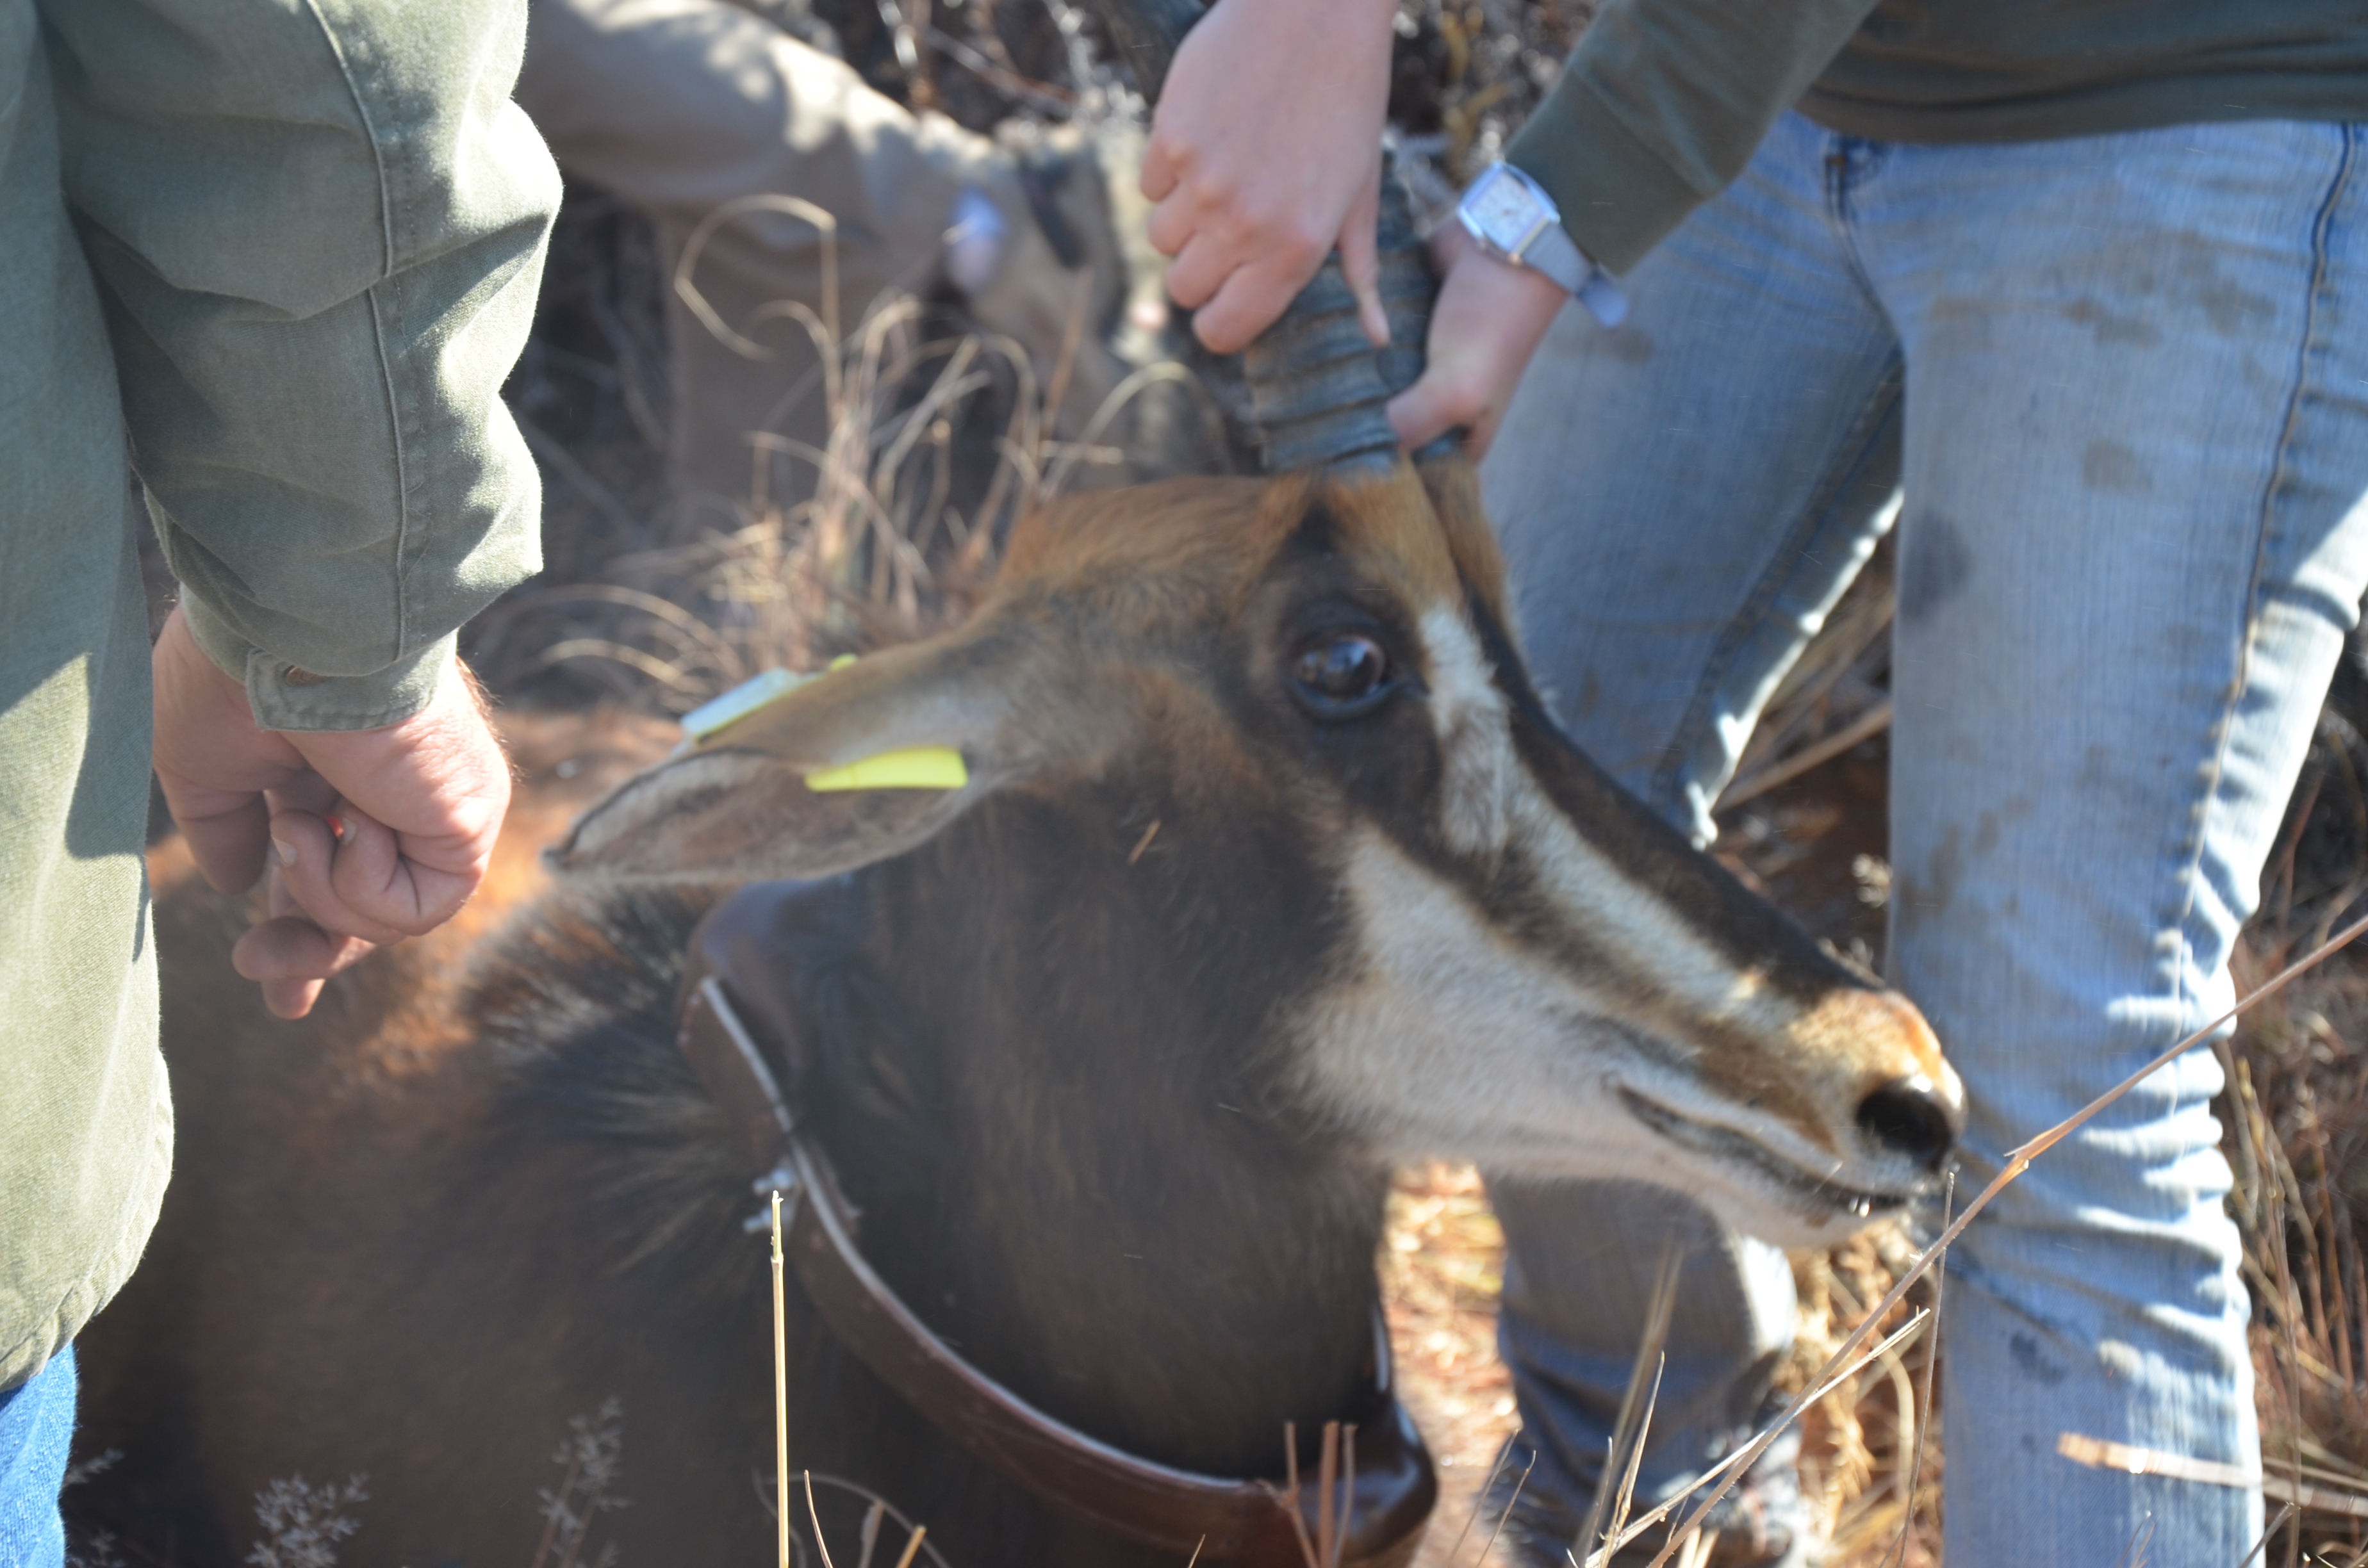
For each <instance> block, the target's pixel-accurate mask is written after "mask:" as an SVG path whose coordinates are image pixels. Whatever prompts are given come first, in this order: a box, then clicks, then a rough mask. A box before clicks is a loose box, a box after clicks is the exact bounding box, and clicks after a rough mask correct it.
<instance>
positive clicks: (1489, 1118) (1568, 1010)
mask: <svg viewBox="0 0 2368 1568" xmlns="http://www.w3.org/2000/svg"><path fill="white" fill-rule="evenodd" d="M1345 892H1346V893H1347V896H1348V900H1349V907H1350V909H1351V911H1352V915H1353V918H1354V920H1355V923H1356V926H1357V930H1358V932H1359V949H1360V950H1359V954H1358V961H1357V962H1356V964H1355V965H1354V968H1353V971H1352V972H1350V973H1348V974H1346V975H1344V976H1343V977H1342V978H1341V980H1340V981H1339V982H1338V983H1335V984H1332V985H1329V986H1326V988H1324V989H1323V990H1322V991H1321V992H1319V994H1317V996H1316V998H1315V1000H1314V1001H1313V1002H1312V1003H1311V1004H1310V1005H1309V1006H1308V1007H1307V1008H1306V1010H1305V1011H1304V1013H1303V1015H1302V1016H1301V1017H1299V1018H1298V1019H1297V1020H1295V1022H1294V1028H1295V1030H1296V1032H1297V1033H1298V1035H1299V1037H1300V1040H1301V1043H1302V1046H1303V1050H1302V1051H1301V1053H1300V1062H1301V1064H1302V1065H1301V1079H1302V1081H1301V1085H1300V1087H1301V1089H1302V1092H1303V1093H1304V1094H1305V1095H1306V1096H1308V1099H1309V1100H1310V1102H1311V1103H1312V1104H1314V1105H1315V1107H1316V1108H1319V1109H1321V1110H1322V1111H1323V1112H1325V1113H1326V1114H1328V1115H1329V1116H1331V1117H1332V1118H1333V1119H1335V1120H1336V1122H1337V1123H1338V1125H1339V1126H1340V1127H1341V1128H1342V1129H1343V1131H1348V1132H1349V1133H1350V1134H1352V1135H1353V1136H1356V1137H1357V1138H1359V1139H1360V1140H1361V1141H1362V1142H1364V1143H1365V1144H1366V1145H1367V1147H1368V1148H1369V1149H1370V1150H1371V1152H1372V1153H1373V1155H1374V1156H1375V1157H1376V1158H1377V1159H1379V1160H1383V1161H1387V1162H1389V1163H1392V1164H1400V1163H1404V1162H1406V1161H1409V1160H1415V1159H1420V1158H1427V1157H1432V1156H1437V1155H1442V1154H1445V1155H1453V1156H1456V1157H1461V1158H1465V1159H1470V1160H1474V1161H1475V1162H1477V1163H1478V1164H1479V1165H1482V1166H1483V1167H1484V1168H1486V1169H1490V1170H1494V1171H1498V1172H1502V1173H1506V1174H1509V1175H1520V1176H1531V1177H1536V1178H1543V1179H1570V1178H1579V1177H1591V1178H1618V1179H1629V1180H1638V1179H1643V1180H1654V1181H1658V1182H1661V1183H1663V1184H1665V1185H1668V1186H1672V1187H1680V1188H1682V1189H1684V1190H1688V1191H1691V1192H1692V1193H1694V1194H1696V1195H1697V1196H1698V1197H1700V1198H1701V1199H1702V1200H1703V1201H1705V1202H1707V1203H1708V1204H1709V1205H1710V1206H1711V1207H1712V1208H1713V1210H1716V1211H1717V1212H1718V1213H1719V1214H1721V1215H1722V1216H1723V1217H1725V1219H1727V1220H1728V1221H1730V1222H1732V1223H1735V1224H1737V1225H1740V1226H1743V1227H1744V1228H1746V1229H1748V1230H1750V1231H1752V1232H1754V1233H1758V1234H1761V1235H1765V1236H1769V1237H1770V1238H1773V1239H1782V1240H1788V1241H1800V1240H1807V1239H1813V1238H1815V1237H1817V1236H1821V1235H1822V1236H1827V1237H1832V1236H1837V1235H1839V1234H1842V1233H1846V1232H1847V1231H1848V1230H1850V1228H1851V1227H1852V1225H1853V1224H1854V1222H1855V1221H1851V1220H1850V1219H1849V1218H1847V1217H1845V1216H1839V1214H1838V1213H1837V1214H1828V1213H1825V1212H1820V1211H1811V1210H1807V1209H1804V1204H1803V1202H1802V1200H1801V1199H1800V1197H1799V1196H1798V1194H1797V1193H1793V1192H1790V1191H1787V1190H1785V1189H1782V1188H1780V1187H1777V1186H1776V1185H1775V1184H1773V1183H1772V1182H1771V1181H1770V1179H1769V1178H1768V1177H1767V1176H1765V1175H1764V1174H1763V1173H1760V1172H1758V1171H1756V1170H1754V1169H1753V1168H1752V1167H1750V1166H1749V1165H1744V1164H1739V1163H1737V1162H1736V1161H1733V1160H1731V1159H1720V1158H1716V1157H1713V1155H1710V1154H1706V1153H1700V1152H1697V1151H1694V1150H1691V1149H1688V1148H1685V1147H1682V1146H1680V1145H1679V1144H1677V1143H1674V1142H1670V1141H1669V1140H1668V1139H1667V1138H1665V1137H1663V1136H1661V1135H1660V1134H1658V1133H1656V1132H1655V1131H1651V1130H1649V1129H1647V1128H1646V1127H1645V1125H1644V1124H1643V1123H1642V1122H1640V1121H1639V1120H1638V1119H1636V1118H1635V1117H1634V1114H1632V1113H1631V1112H1630V1110H1629V1109H1628V1108H1627V1107H1626V1106H1625V1105H1624V1104H1623V1103H1622V1100H1621V1098H1620V1095H1619V1090H1620V1088H1621V1086H1622V1085H1623V1084H1626V1085H1632V1086H1633V1087H1634V1088H1636V1089H1639V1090H1641V1091H1643V1092H1644V1093H1645V1094H1646V1095H1647V1096H1649V1097H1650V1098H1652V1099H1653V1100H1655V1101H1656V1102H1658V1103H1660V1104H1662V1105H1664V1106H1667V1107H1668V1108H1672V1109H1674V1110H1677V1111H1679V1112H1680V1113H1681V1114H1683V1115H1686V1116H1689V1117H1691V1118H1694V1119H1698V1120H1701V1121H1705V1122H1715V1123H1717V1124H1722V1125H1725V1126H1728V1127H1733V1128H1736V1130H1737V1131H1746V1132H1747V1135H1748V1136H1751V1137H1753V1138H1754V1139H1755V1141H1757V1142H1760V1143H1761V1144H1762V1146H1763V1147H1771V1148H1782V1149H1788V1150H1791V1149H1794V1148H1796V1147H1797V1145H1798V1143H1799V1141H1798V1140H1797V1139H1796V1138H1793V1137H1791V1136H1789V1135H1787V1134H1786V1133H1785V1132H1784V1131H1782V1130H1781V1129H1779V1128H1778V1127H1777V1126H1776V1125H1775V1124H1774V1123H1773V1122H1772V1121H1771V1120H1770V1119H1769V1118H1767V1117H1766V1116H1764V1115H1760V1114H1759V1113H1756V1112H1755V1111H1754V1110H1753V1109H1752V1108H1749V1107H1748V1106H1743V1105H1738V1104H1734V1103H1731V1102H1728V1101H1726V1100H1724V1099H1720V1098H1718V1097H1716V1096H1714V1095H1713V1094H1707V1093H1705V1089H1706V1088H1707V1087H1708V1085H1705V1084H1704V1083H1702V1081H1700V1080H1698V1079H1696V1078H1694V1077H1693V1076H1691V1074H1684V1073H1682V1072H1673V1071H1671V1070H1669V1069H1668V1068H1667V1067H1666V1066H1663V1065H1661V1064H1659V1063H1657V1062H1650V1061H1647V1060H1645V1058H1644V1057H1643V1056H1642V1055H1641V1054H1640V1053H1639V1052H1637V1051H1635V1050H1634V1049H1633V1047H1632V1046H1631V1045H1630V1044H1629V1043H1628V1040H1626V1038H1624V1036H1623V1033H1622V1028H1621V1027H1620V1025H1621V1023H1622V1022H1623V1021H1625V1020H1622V1008H1621V1007H1620V1006H1619V1005H1618V1003H1617V1002H1616V1001H1615V1000H1613V999H1612V998H1611V997H1609V996H1607V995H1604V994H1599V993H1597V992H1595V991H1593V990H1592V989H1590V988H1589V987H1588V986H1587V985H1586V983H1584V977H1583V976H1579V975H1576V974H1574V973H1572V972H1571V971H1568V970H1567V969H1565V968H1563V967H1561V966H1558V965H1555V964H1554V963H1551V962H1549V961H1548V960H1544V959H1543V958H1541V957H1540V956H1538V955H1537V954H1535V953H1533V952H1531V951H1530V950H1529V949H1526V948H1525V947H1523V946H1521V945H1520V944H1518V943H1515V942H1513V941H1511V940H1509V939H1508V938H1507V937H1505V936H1504V935H1503V934H1502V933H1500V932H1498V931H1497V930H1496V929H1495V928H1494V927H1493V926H1492V925H1491V924H1490V922H1489V920H1488V918H1487V916H1486V915H1485V913H1483V912H1482V911H1480V910H1479V909H1477V908H1475V907H1474V905H1473V904H1472V903H1470V902H1469V901H1468V900H1467V899H1466V897H1465V896H1464V894H1463V892H1462V891H1461V890H1460V889H1458V888H1456V887H1454V886H1452V885H1451V884H1450V883H1448V882H1445V881H1441V880H1440V879H1438V878H1436V877H1434V876H1432V875H1431V874H1430V873H1429V872H1428V871H1426V870H1425V869H1422V868H1421V867H1420V866H1418V865H1417V863H1416V862H1414V861H1413V860H1412V859H1410V858H1407V857H1406V855H1405V854H1404V853H1403V852H1401V851H1400V850H1399V849H1398V848H1397V847H1396V846H1395V845H1393V844H1391V843H1390V842H1389V841H1388V839H1387V838H1386V837H1385V836H1384V835H1380V834H1378V833H1364V834H1360V835H1359V836H1358V839H1357V840H1356V841H1355V843H1354V844H1353V845H1352V846H1351V849H1350V854H1349V864H1348V866H1347V869H1346V887H1345ZM1824 1163H1825V1162H1823V1161H1820V1162H1819V1163H1818V1164H1817V1165H1810V1166H1806V1167H1805V1168H1808V1169H1821V1168H1822V1167H1823V1165H1824Z"/></svg>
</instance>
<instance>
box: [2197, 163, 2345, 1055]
mask: <svg viewBox="0 0 2368 1568" xmlns="http://www.w3.org/2000/svg"><path fill="white" fill-rule="evenodd" d="M2336 129H2337V131H2338V133H2339V134H2340V136H2341V137H2342V142H2341V149H2340V153H2339V154H2338V156H2337V159H2336V166H2335V173H2334V175H2333V176H2332V177H2331V178H2329V179H2328V184H2327V189H2326V193H2325V194H2324V195H2323V196H2321V197H2320V199H2319V204H2318V210H2317V213H2315V214H2314V215H2313V217H2312V219H2311V256H2310V264H2311V265H2310V287H2309V290H2308V291H2307V293H2306V294H2305V301H2304V306H2303V326H2302V332H2301V335H2300V337H2301V342H2300V347H2298V349H2297V350H2296V352H2295V355H2294V381H2293V384H2292V385H2291V387H2290V388H2289V390H2288V391H2287V393H2286V405H2285V413H2284V416H2283V419H2282V420H2281V421H2280V423H2279V429H2278V445H2277V453H2276V457H2275V459H2274V460H2272V461H2271V464H2270V475H2269V479H2268V481H2267V482H2266V483H2264V484H2263V485H2262V487H2261V498H2260V507H2259V510H2258V512H2257V514H2256V526H2255V534H2254V545H2253V569H2252V573H2251V575H2250V577H2249V578H2248V581H2247V583H2246V585H2245V636H2244V641H2243V643H2242V645H2241V646H2240V648H2239V649H2238V651H2237V669H2236V673H2235V675H2234V676H2232V677H2231V679H2230V681H2229V683H2228V688H2227V692H2226V697H2225V698H2224V699H2223V701H2222V704H2221V710H2220V717H2219V720H2218V722H2216V724H2215V725H2214V729H2215V730H2216V732H2217V733H2216V734H2215V736H2214V744H2213V748H2212V761H2211V765H2210V771H2209V773H2208V775H2207V777H2206V778H2205V780H2204V784H2203V790H2201V791H2199V792H2198V794H2197V796H2196V801H2195V809H2194V811H2193V812H2192V813H2191V814H2190V817H2189V821H2188V841H2187V844H2186V845H2185V846H2184V853H2183V857H2182V858H2183V859H2184V861H2185V865H2184V866H2183V867H2182V868H2181V869H2180V878H2179V884H2180V888H2181V890H2182V891H2183V894H2184V896H2183V898H2182V900H2181V902H2180V909H2179V915H2178V918H2177V920H2176V921H2175V922H2174V925H2175V926H2176V928H2177V930H2178V932H2179V941H2180V950H2179V964H2178V971H2177V973H2176V974H2175V975H2174V976H2173V979H2172V997H2171V1000H2172V1001H2173V1002H2174V1003H2176V1004H2179V1005H2180V1006H2184V1005H2185V1004H2186V1003H2187V1002H2188V1000H2189V998H2188V994H2187V979H2188V972H2189V971H2191V970H2192V969H2193V968H2194V964H2193V963H2192V956H2193V954H2194V951H2195V933H2194V920H2195V901H2196V892H2197V882H2198V881H2199V880H2200V878H2201V877H2202V875H2203V840H2204V832H2205V823H2206V822H2207V820H2208V819H2209V817H2210V815H2211V812H2212V808H2213V805H2214V802H2215V801H2218V800H2219V798H2220V787H2221V784H2222V783H2223V782H2224V781H2225V780H2226V777H2227V766H2228V745H2229V743H2230V741H2231V739H2232V738H2233V736H2234V733H2235V731H2236V721H2237V710H2238V708H2239V707H2241V706H2242V705H2243V702H2244V699H2245V691H2246V688H2247V687H2248V685H2249V684H2250V682H2251V679H2252V670H2253V664H2254V658H2255V650H2256V646H2257V644H2258V642H2259V641H2260V631H2261V589H2262V583H2263V578H2264V576H2265V575H2266V574H2267V572H2268V563H2269V555H2270V546H2271V539H2272V536H2273V534H2274V532H2275V529H2276V520H2275V512H2276V508H2277V499H2278V494H2279V492H2280V490H2281V489H2282V488H2283V486H2284V484H2285V483H2286V480H2287V477H2288V474H2289V472H2290V467H2291V464H2290V457H2291V454H2292V451H2293V449H2294V436H2295V426H2297V424H2299V422H2300V420H2301V417H2302V404H2303V400H2304V398H2305V395H2306V394H2307V392H2308V391H2309V387H2310V380H2311V369H2310V368H2311V364H2312V362H2313V361H2314V360H2315V359H2316V358H2318V356H2319V354H2320V353H2321V352H2322V350H2323V348H2324V346H2325V345H2324V339H2323V337H2322V336H2321V334H2322V332H2323V330H2324V325H2325V318H2326V314H2327V312H2326V311H2325V309H2324V304H2325V296H2326V292H2327V290H2328V270H2329V264H2328V231H2329V229H2330V228H2331V227H2332V226H2333V224H2334V222H2335V213H2336V210H2337V208H2338V207H2339V206H2340V205H2341V203H2342V200H2343V198H2344V196H2345V194H2346V192H2347V190H2348V189H2349V187H2350V186H2351V175H2352V169H2353V165H2354V164H2355V162H2356V161H2357V160H2356V158H2355V157H2354V149H2355V148H2356V146H2357V144H2358V141H2359V136H2360V131H2359V128H2358V127H2355V126H2351V125H2343V126H2339V127H2337V128H2336ZM2180 1028H2181V1032H2184V1029H2185V1026H2184V1025H2182V1026H2180Z"/></svg>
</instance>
